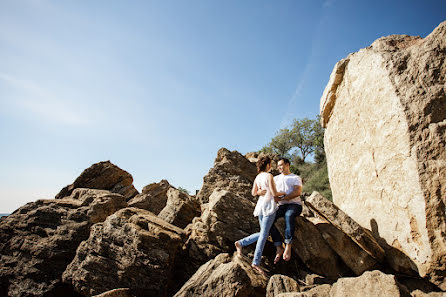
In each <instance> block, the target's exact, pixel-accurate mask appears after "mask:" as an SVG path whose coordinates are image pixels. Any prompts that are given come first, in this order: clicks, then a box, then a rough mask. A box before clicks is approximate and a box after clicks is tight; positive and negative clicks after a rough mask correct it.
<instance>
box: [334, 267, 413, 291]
mask: <svg viewBox="0 0 446 297" xmlns="http://www.w3.org/2000/svg"><path fill="white" fill-rule="evenodd" d="M344 296H367V297H382V296H392V297H410V294H409V292H408V291H407V290H406V289H405V288H404V287H403V286H401V285H400V284H399V283H398V282H397V281H396V279H395V276H394V275H391V274H385V273H383V272H381V271H379V270H374V271H366V272H364V274H363V275H361V276H359V277H345V278H340V279H339V280H338V281H337V282H336V283H335V284H334V285H333V286H332V287H331V290H330V297H344Z"/></svg>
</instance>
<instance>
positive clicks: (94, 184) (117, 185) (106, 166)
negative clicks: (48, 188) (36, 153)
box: [56, 161, 138, 199]
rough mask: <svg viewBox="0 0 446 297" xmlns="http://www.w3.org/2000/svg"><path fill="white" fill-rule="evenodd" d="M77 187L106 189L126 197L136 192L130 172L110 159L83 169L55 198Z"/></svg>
mask: <svg viewBox="0 0 446 297" xmlns="http://www.w3.org/2000/svg"><path fill="white" fill-rule="evenodd" d="M77 188H88V189H99V190H108V191H110V192H113V193H118V194H121V195H122V196H124V197H125V198H127V199H130V198H131V197H133V196H135V195H136V194H138V191H137V190H136V189H135V187H134V186H133V177H132V176H131V175H130V173H128V172H127V171H125V170H122V169H121V168H119V167H118V166H116V165H114V164H113V163H111V162H110V161H105V162H99V163H96V164H93V165H91V166H90V167H89V168H87V169H85V170H84V171H83V172H82V173H81V175H80V176H79V177H78V178H76V180H75V181H74V183H72V184H71V185H68V186H66V187H65V188H63V189H62V190H61V191H60V192H59V193H58V194H57V195H56V199H60V198H63V197H67V196H70V195H71V193H72V192H73V191H74V189H77Z"/></svg>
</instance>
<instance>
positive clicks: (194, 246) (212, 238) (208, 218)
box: [186, 188, 259, 267]
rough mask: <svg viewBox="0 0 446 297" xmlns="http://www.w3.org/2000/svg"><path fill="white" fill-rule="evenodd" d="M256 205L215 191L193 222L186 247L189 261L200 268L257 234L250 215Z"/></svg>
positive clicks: (228, 193) (254, 220) (218, 190)
mask: <svg viewBox="0 0 446 297" xmlns="http://www.w3.org/2000/svg"><path fill="white" fill-rule="evenodd" d="M254 207H255V204H254V203H253V202H251V201H249V200H248V199H245V198H243V197H240V196H238V195H236V194H234V193H232V192H229V191H227V190H222V189H218V188H217V189H215V190H214V192H213V193H212V195H211V196H210V197H209V202H208V203H206V204H204V205H203V206H202V214H201V216H200V217H197V218H195V219H194V220H193V222H192V224H191V225H189V226H188V228H187V230H186V232H188V233H189V234H190V236H189V238H188V240H187V243H186V245H187V248H188V253H189V256H190V258H191V259H192V260H193V262H195V266H197V267H199V266H200V265H202V264H203V263H205V262H207V261H208V260H210V259H212V258H214V257H215V256H217V255H218V254H220V253H227V252H232V251H234V242H235V241H237V240H239V239H241V238H243V237H245V236H248V235H250V234H252V233H255V232H258V231H259V222H258V219H257V218H256V217H254V215H253V211H254Z"/></svg>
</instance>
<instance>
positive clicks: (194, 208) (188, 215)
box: [158, 188, 201, 228]
mask: <svg viewBox="0 0 446 297" xmlns="http://www.w3.org/2000/svg"><path fill="white" fill-rule="evenodd" d="M200 215H201V208H200V204H199V203H198V201H196V200H195V199H193V198H192V197H191V196H189V195H188V194H186V193H184V192H182V191H179V190H178V189H175V188H170V189H169V190H168V191H167V202H166V206H165V207H164V208H163V209H162V210H161V212H160V213H159V214H158V217H160V218H161V219H163V220H165V221H166V222H168V223H171V224H172V225H175V226H178V227H180V228H185V227H186V226H187V225H188V224H190V223H191V222H192V220H193V218H195V217H198V216H200Z"/></svg>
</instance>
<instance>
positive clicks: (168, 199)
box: [128, 179, 201, 228]
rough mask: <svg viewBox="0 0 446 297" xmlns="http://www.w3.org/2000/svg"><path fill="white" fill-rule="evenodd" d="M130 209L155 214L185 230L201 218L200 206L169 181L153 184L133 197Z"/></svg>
mask: <svg viewBox="0 0 446 297" xmlns="http://www.w3.org/2000/svg"><path fill="white" fill-rule="evenodd" d="M128 203H129V206H130V207H137V208H141V209H145V210H148V211H151V212H153V213H154V214H156V215H158V217H160V218H162V219H163V220H165V221H166V222H168V223H170V224H173V225H175V226H177V227H180V228H185V227H186V226H187V225H188V224H190V223H191V222H192V219H193V218H194V217H197V216H200V214H201V210H200V204H199V203H198V201H197V200H196V199H193V198H192V197H191V196H189V195H188V194H186V193H184V192H181V191H179V190H178V189H176V188H175V187H173V186H171V185H170V184H169V182H168V181H167V180H164V179H163V180H162V181H160V182H159V183H152V184H150V185H147V186H145V187H144V188H143V189H142V193H141V194H138V195H136V196H135V197H133V198H132V199H131V200H130V201H129V202H128Z"/></svg>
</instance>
